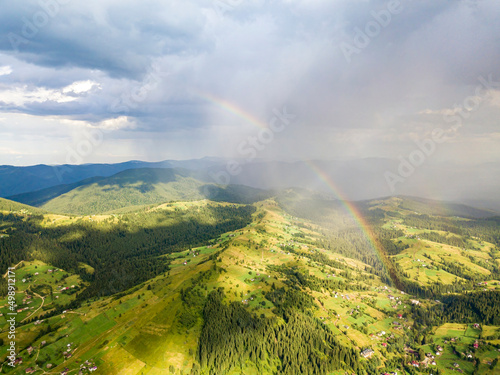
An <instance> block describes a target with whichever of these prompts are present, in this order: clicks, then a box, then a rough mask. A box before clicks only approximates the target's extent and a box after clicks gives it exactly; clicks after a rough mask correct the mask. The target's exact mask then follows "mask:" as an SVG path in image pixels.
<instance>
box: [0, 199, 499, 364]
mask: <svg viewBox="0 0 500 375" xmlns="http://www.w3.org/2000/svg"><path fill="white" fill-rule="evenodd" d="M311 199H313V200H316V204H317V205H320V206H321V207H322V210H318V212H313V213H312V214H311V212H301V208H304V207H308V208H309V207H314V205H311V204H309V203H310V202H309V201H310V200H311ZM407 201H409V199H405V198H388V199H385V200H382V201H371V202H365V203H361V206H360V209H363V210H365V211H364V214H365V215H366V216H367V217H370V223H371V225H372V228H371V230H372V231H373V232H371V233H377V235H376V236H377V238H378V241H380V243H382V244H384V243H386V242H387V241H390V242H391V243H392V244H393V247H390V246H387V245H386V246H385V247H384V248H385V249H386V250H385V251H387V254H386V256H387V257H388V259H390V261H391V262H392V263H393V264H394V265H395V269H396V270H398V277H399V278H400V282H401V283H402V285H404V287H405V288H406V291H403V290H399V289H397V288H395V287H394V283H393V282H392V281H391V279H390V278H389V277H388V275H387V273H386V270H385V266H384V262H383V260H382V255H381V254H377V252H376V250H375V249H374V248H373V246H372V245H371V244H370V241H369V240H368V239H367V238H366V233H362V232H361V231H360V230H359V228H358V227H357V226H356V224H355V223H354V222H353V221H352V220H349V214H348V213H347V212H346V211H345V210H344V209H342V207H340V206H338V205H337V204H336V203H335V202H331V201H330V202H328V201H321V199H320V198H317V197H314V196H313V197H311V196H308V195H307V194H305V193H304V192H302V193H299V192H294V191H293V190H292V191H286V192H283V193H282V194H281V195H280V196H278V197H276V198H269V199H266V200H262V201H259V202H256V203H253V204H252V205H251V206H249V205H244V204H243V205H242V204H235V203H223V202H211V201H208V200H198V201H196V200H195V201H188V202H181V201H179V202H172V203H166V204H161V205H153V206H151V205H150V206H148V207H143V208H141V209H138V210H137V209H136V210H135V211H134V210H133V209H132V210H130V212H127V213H116V214H105V215H96V216H94V215H91V216H75V215H72V216H65V215H61V214H58V215H54V214H48V213H42V214H40V213H38V212H37V211H33V213H31V212H29V211H23V212H22V213H21V211H7V210H4V211H3V213H2V218H3V219H2V229H3V230H4V231H6V232H7V233H9V238H8V239H7V238H4V239H2V240H3V241H5V240H9V241H14V237H15V235H16V234H17V233H19V231H26V234H29V233H33V234H31V236H33V238H31V246H32V251H26V252H25V253H24V254H23V259H20V260H19V261H18V262H20V263H19V264H18V266H17V267H16V270H15V274H16V280H19V281H18V283H17V284H16V285H17V293H16V301H17V303H18V306H19V308H20V309H25V307H24V306H25V304H26V307H27V309H26V310H23V311H22V312H19V313H18V315H17V317H16V319H17V320H18V322H19V323H18V325H19V327H18V333H17V340H18V347H19V349H20V350H19V354H18V358H22V363H19V364H17V365H16V367H15V369H14V370H13V369H11V368H9V366H8V365H7V363H6V362H4V364H3V367H2V371H3V372H6V373H16V374H17V373H26V371H27V370H28V372H29V371H33V373H40V374H42V373H67V374H69V373H82V374H85V373H90V372H94V371H95V373H102V374H160V373H165V372H167V373H172V374H181V373H184V374H212V373H214V374H215V373H227V374H239V373H245V374H262V373H269V374H272V373H285V374H288V373H289V374H296V373H298V372H301V373H316V372H318V371H320V373H327V374H344V373H345V372H346V371H347V372H349V371H351V372H352V370H354V371H356V373H369V374H372V373H373V374H376V373H381V371H382V369H386V371H398V372H399V373H401V371H406V372H407V373H417V372H418V371H424V372H425V373H428V371H429V370H432V369H435V370H436V371H440V372H439V373H441V374H448V373H449V374H452V373H454V371H455V369H458V368H459V369H461V370H462V371H463V372H464V373H466V374H472V373H484V374H490V373H491V374H493V373H495V371H496V367H495V365H496V363H495V364H493V361H494V359H495V358H496V357H497V355H496V354H497V353H498V349H499V348H500V345H499V344H500V341H499V340H498V332H500V321H498V318H497V316H498V315H496V316H491V313H492V312H491V311H489V310H488V311H486V310H485V311H482V312H480V313H479V314H476V315H472V316H471V315H470V314H465V315H464V316H458V315H457V314H456V313H455V314H451V313H450V316H447V315H446V312H447V309H448V308H449V309H451V308H452V306H453V304H454V303H455V302H456V301H455V299H454V297H453V296H458V295H465V294H464V293H466V292H467V293H478V292H481V293H493V294H494V295H495V296H498V294H499V292H500V283H499V281H498V280H499V276H498V275H499V268H498V266H499V263H498V262H499V260H500V253H499V252H498V245H497V244H495V243H494V241H493V240H495V239H496V240H498V237H495V236H498V227H497V226H492V227H490V226H489V223H490V221H491V220H495V219H494V218H492V219H489V218H487V219H473V218H469V219H465V218H456V217H453V216H451V217H446V218H440V217H437V216H433V215H431V216H429V215H427V214H423V215H420V214H418V213H417V212H415V211H410V210H407V209H405V208H402V207H404V203H406V202H407ZM280 202H281V203H280ZM3 203H4V206H5V204H7V203H6V202H3ZM306 203H307V204H306ZM16 208H18V207H16ZM23 210H26V209H25V208H23ZM35 210H36V209H35ZM302 211H303V210H302ZM35 212H37V213H35ZM237 212H239V213H237ZM236 213H237V216H232V215H234V214H236ZM299 214H301V215H300V216H299ZM242 215H243V216H242ZM245 215H247V216H246V217H247V219H244V220H243V221H241V219H243V218H244V217H245ZM368 215H370V216H368ZM224 217H225V218H226V219H225V220H226V222H227V223H228V224H227V226H226V227H224V228H220V229H216V227H212V225H214V224H215V225H217V226H218V225H220V222H221V220H224V219H223V218H224ZM424 218H425V220H422V219H424ZM192 220H195V221H196V222H197V224H196V227H193V226H191V225H190V224H189V222H192ZM417 220H421V222H422V223H420V222H419V224H417ZM443 220H444V221H446V222H447V223H448V225H449V228H448V230H443V228H441V227H437V228H435V229H434V226H433V225H434V223H437V222H439V223H442V222H443ZM325 222H326V223H328V225H326V226H325ZM462 222H467V223H468V224H467V226H464V225H461V223H462ZM181 223H182V225H181ZM201 225H205V226H207V229H208V228H212V229H209V230H208V231H207V230H205V232H206V235H204V234H203V233H197V234H196V235H195V234H194V233H193V231H194V232H200V230H199V228H200V226H201ZM184 226H186V227H185V228H186V231H183V230H181V233H185V234H183V236H187V237H185V238H186V240H183V242H182V243H183V244H182V245H180V246H178V245H177V242H169V241H170V240H169V239H168V238H169V236H167V237H163V236H164V234H162V232H170V231H171V230H172V229H171V228H178V229H182V228H183V227H184ZM441 226H442V224H441ZM455 227H456V228H462V230H464V231H465V227H469V228H473V230H471V231H468V232H467V234H465V233H464V234H462V235H459V234H456V233H455V232H456V230H454V228H455ZM429 228H433V229H429ZM178 229H176V232H178ZM40 231H41V232H40ZM45 231H46V232H47V233H46V236H47V238H46V239H44V240H42V237H43V236H42V237H41V238H37V236H36V235H35V234H34V233H35V232H40V233H44V234H45ZM52 231H54V232H52ZM142 231H144V235H141V232H142ZM99 233H100V234H99ZM105 233H107V235H105ZM373 235H375V234H373ZM123 236H125V237H123ZM332 236H333V237H332ZM106 237H109V239H106ZM92 238H95V239H96V240H97V239H100V241H104V242H107V243H108V244H112V243H114V242H117V243H120V244H121V245H120V247H119V248H121V249H122V250H118V249H119V248H118V247H117V248H116V249H117V250H116V251H120V252H123V251H124V250H125V248H131V249H132V248H133V249H134V250H133V251H131V250H127V251H125V252H124V253H123V254H125V259H126V257H130V256H132V259H136V261H135V262H134V263H127V262H124V261H122V260H119V259H120V258H122V257H123V254H122V255H121V256H120V257H119V258H116V259H115V258H113V257H112V256H111V255H108V256H111V258H110V259H109V261H106V262H102V260H101V262H99V263H100V264H101V265H99V264H97V263H95V261H92V258H93V257H94V256H95V255H97V256H100V255H98V254H100V253H99V251H98V249H94V252H95V251H97V252H96V253H95V255H94V252H92V251H90V250H89V251H88V252H89V253H88V255H87V257H88V258H87V259H85V257H82V256H81V255H82V254H80V256H76V253H74V251H75V250H76V249H77V247H76V244H83V243H89V244H92V243H93V242H92V241H93V240H92ZM120 238H125V242H120ZM162 238H164V240H163V239H162ZM177 238H180V237H177ZM334 238H336V240H334ZM425 238H432V239H433V241H431V240H429V239H425ZM458 240H461V241H463V244H466V245H465V248H463V247H462V248H461V247H457V246H453V245H450V244H448V243H447V242H452V241H458ZM51 241H52V243H53V245H54V246H59V247H60V249H59V251H58V253H57V254H58V258H57V262H58V264H59V263H60V265H58V266H57V267H56V266H54V265H53V264H51V262H50V260H51V259H53V258H52V256H53V255H54V254H55V253H52V252H53V251H54V250H53V249H52V250H51V249H50V247H51V245H50V243H51ZM82 241H85V242H82ZM110 241H111V242H110ZM158 241H159V242H158ZM490 241H491V242H490ZM445 242H446V243H445ZM141 243H144V244H146V243H149V244H151V245H152V246H147V247H143V245H141ZM155 243H158V244H159V246H158V245H156V246H155V245H154V244H155ZM161 243H163V244H164V245H161ZM168 243H170V245H167V244H168ZM56 244H57V245H56ZM460 244H461V245H463V244H462V243H460ZM44 246H45V247H44ZM84 247H85V246H84ZM112 248H113V247H111V249H112ZM2 249H3V248H2ZM35 249H36V250H35ZM72 249H75V250H72ZM107 249H108V248H107ZM151 249H154V251H153V252H151ZM100 251H105V250H104V249H103V250H100ZM77 252H78V253H85V251H84V250H78V251H77ZM105 252H106V253H109V252H110V251H109V250H106V251H105ZM127 252H128V253H129V254H130V255H126V254H127ZM145 254H149V255H145ZM75 256H76V257H75ZM40 259H42V260H40ZM16 263H17V262H16ZM65 264H67V265H69V266H70V267H68V268H67V269H65V267H64V265H65ZM103 264H104V265H105V267H103ZM145 270H148V271H147V272H146V274H144V271H145ZM49 271H50V272H49ZM106 275H111V277H107V276H106ZM21 280H24V282H23V281H21ZM93 284H94V287H93ZM97 286H98V287H97ZM68 288H69V289H68ZM103 292H104V293H103ZM457 293H459V294H458V295H457ZM27 296H30V298H29V302H28V301H26V298H27ZM42 297H43V298H42ZM488 298H489V297H488ZM22 299H24V301H22ZM0 302H1V304H0V305H3V306H4V309H3V310H2V312H3V313H4V314H5V313H6V312H7V311H6V310H5V304H6V301H0ZM42 302H44V306H41V303H42ZM486 307H487V306H486ZM491 308H493V309H498V305H497V306H495V305H493V306H490V307H489V309H491ZM443 310H444V312H443ZM426 311H427V312H426ZM429 312H431V313H429ZM420 314H427V317H426V319H423V320H421V319H420ZM493 314H494V313H493ZM494 315H495V314H494ZM237 316H239V318H236V317H237ZM233 319H236V320H233ZM2 324H5V323H2ZM474 324H477V328H476V327H475V326H474ZM2 327H3V332H4V333H2V334H1V335H0V338H2V339H3V340H4V342H6V341H7V338H6V337H5V336H6V331H5V328H6V325H3V326H2ZM280 327H281V328H280ZM285 327H286V329H284V328H285ZM303 329H305V330H306V331H302V330H303ZM231 332H232V333H231ZM236 332H238V333H236ZM305 332H309V333H312V334H313V336H311V338H310V340H312V341H310V342H308V341H307V340H309V339H307V336H303V335H304V334H305ZM295 335H300V336H295ZM273 337H275V338H274V339H273ZM293 337H297V338H298V337H302V339H300V340H299V341H297V340H296V339H293ZM314 337H323V339H322V343H321V342H318V341H316V339H315V338H314ZM228 339H230V340H231V341H230V342H227V340H228ZM278 339H279V341H276V340H278ZM207 340H208V341H207ZM220 340H222V341H220ZM289 340H291V341H289ZM301 340H302V341H303V340H306V341H303V342H304V344H306V345H305V346H301V345H299V346H297V344H298V343H299V342H301ZM452 340H453V341H452ZM277 342H282V343H286V342H289V343H288V344H287V346H284V347H283V346H281V345H277ZM476 344H477V347H475V345H476ZM227 345H229V346H227ZM438 347H441V348H443V352H442V353H441V352H440V351H439V350H438ZM234 348H240V349H239V350H236V351H235V349H234ZM6 349H7V348H6V347H5V349H2V350H3V352H2V353H0V355H3V356H4V358H5V356H6ZM289 350H292V351H291V352H289ZM292 352H293V353H296V355H298V357H297V356H296V355H293V356H290V354H291V353H292ZM301 353H303V354H301ZM313 353H314V354H313ZM422 353H424V354H423V357H422ZM436 353H440V355H436ZM461 353H463V355H462V354H461ZM469 355H471V356H472V358H471V357H469ZM301 356H305V357H303V358H309V360H306V361H305V362H304V360H300V358H301ZM365 357H366V358H365ZM339 358H344V359H343V360H339ZM474 362H475V364H474ZM488 362H489V363H491V365H488ZM455 364H456V365H458V366H457V367H455ZM416 366H419V367H416ZM490 367H491V370H490V369H489V368H490ZM91 369H94V370H91ZM349 369H351V370H349ZM478 371H480V372H478Z"/></svg>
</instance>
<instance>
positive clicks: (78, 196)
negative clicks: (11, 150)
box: [30, 168, 269, 215]
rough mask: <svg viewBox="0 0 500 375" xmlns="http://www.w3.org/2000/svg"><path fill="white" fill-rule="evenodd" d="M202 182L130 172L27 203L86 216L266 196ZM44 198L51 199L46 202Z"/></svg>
mask: <svg viewBox="0 0 500 375" xmlns="http://www.w3.org/2000/svg"><path fill="white" fill-rule="evenodd" d="M205 179H206V176H203V175H201V174H199V173H195V172H192V171H186V170H181V169H153V168H146V169H131V170H127V171H124V172H120V173H118V174H116V175H114V176H111V177H108V178H105V179H100V180H99V181H97V182H95V181H93V180H91V181H90V182H89V183H85V184H80V183H79V184H77V185H78V186H77V187H75V188H73V189H71V190H69V191H68V190H67V189H66V187H64V189H61V188H59V187H55V188H52V190H51V191H50V192H47V191H42V192H39V193H40V194H41V195H43V196H40V197H38V196H36V194H37V193H32V194H31V196H30V199H31V201H36V202H44V203H43V205H42V207H43V208H44V209H46V210H48V211H51V212H57V213H71V214H79V215H87V214H97V213H102V212H114V211H117V210H123V209H130V208H132V209H134V208H137V207H141V206H144V205H151V204H160V203H163V202H169V201H189V200H199V199H204V198H208V199H212V200H215V201H226V202H236V203H253V202H255V201H257V200H260V199H264V198H266V197H268V196H269V193H267V192H265V191H263V190H259V189H254V188H250V187H246V186H237V185H229V186H216V185H214V184H211V183H208V184H207V183H205V182H203V181H204V180H205ZM58 188H59V190H58ZM56 190H57V191H56ZM59 193H60V194H59ZM54 196H55V197H54ZM45 197H52V199H50V200H48V201H47V200H46V199H45Z"/></svg>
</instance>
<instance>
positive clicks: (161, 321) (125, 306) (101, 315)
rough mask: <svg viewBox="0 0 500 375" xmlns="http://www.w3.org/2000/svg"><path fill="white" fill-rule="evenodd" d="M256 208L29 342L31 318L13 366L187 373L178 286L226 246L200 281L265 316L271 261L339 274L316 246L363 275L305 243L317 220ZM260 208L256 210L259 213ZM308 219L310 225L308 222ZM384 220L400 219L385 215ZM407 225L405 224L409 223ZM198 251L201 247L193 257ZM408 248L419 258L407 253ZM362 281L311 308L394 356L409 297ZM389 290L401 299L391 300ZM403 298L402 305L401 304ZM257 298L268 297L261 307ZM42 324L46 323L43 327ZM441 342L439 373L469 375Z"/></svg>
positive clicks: (359, 267)
mask: <svg viewBox="0 0 500 375" xmlns="http://www.w3.org/2000/svg"><path fill="white" fill-rule="evenodd" d="M202 204H205V202H204V201H200V202H186V203H183V202H179V203H170V204H164V205H161V206H158V207H152V208H151V209H153V210H157V209H167V210H182V209H185V208H186V207H188V206H189V207H192V206H193V205H202ZM256 206H257V207H258V212H257V213H256V214H255V220H254V222H253V223H252V224H251V225H249V226H248V227H247V228H244V229H242V230H239V231H236V232H234V233H231V234H226V235H223V236H221V238H219V239H218V241H217V242H216V245H214V246H203V247H200V248H197V249H193V251H189V250H186V251H183V252H180V253H177V254H175V255H171V257H172V258H175V259H174V260H173V263H172V269H171V271H170V272H169V274H168V275H162V276H159V277H157V278H155V279H153V280H150V281H148V282H147V283H145V284H143V285H141V286H139V287H138V288H133V289H132V290H130V291H129V292H128V293H126V294H125V295H124V296H123V297H121V298H119V299H113V298H111V297H108V298H104V299H101V300H98V301H95V302H92V303H91V304H89V305H88V306H83V307H82V308H80V309H78V310H77V311H74V312H70V313H67V314H65V315H64V316H55V317H53V318H50V319H49V321H48V322H46V323H45V324H48V323H50V325H51V326H52V327H53V328H55V332H53V333H51V334H48V335H45V336H43V337H40V338H38V339H37V340H36V341H33V340H34V337H35V336H36V332H37V331H38V330H39V329H40V328H39V327H35V326H33V325H32V324H30V325H27V326H23V327H22V328H20V333H19V335H18V336H19V340H20V344H21V345H20V347H26V346H27V345H28V344H31V345H33V346H34V347H35V348H36V350H35V354H34V355H33V357H31V359H27V360H26V361H25V363H24V364H23V365H22V366H20V367H19V368H18V370H19V371H21V372H19V373H24V369H25V368H26V367H29V366H33V364H34V360H35V357H37V358H39V359H41V360H42V363H43V366H46V364H47V363H51V364H55V365H57V367H56V368H55V369H53V370H51V371H54V372H56V373H58V372H60V371H62V370H63V369H64V368H65V367H68V368H70V369H74V368H78V367H79V366H80V364H81V363H82V361H85V360H92V363H95V364H96V365H97V366H98V367H99V370H98V373H100V374H163V373H166V372H167V371H169V367H170V366H174V368H175V369H176V371H179V370H180V369H183V370H184V373H188V372H189V370H190V368H191V366H192V363H193V359H194V353H195V352H196V346H197V339H198V337H199V334H200V331H201V327H202V321H201V318H200V317H199V316H198V318H197V319H196V322H195V324H194V325H193V326H191V327H190V328H186V327H185V326H183V324H182V323H181V322H180V321H181V316H182V315H183V313H184V312H185V307H184V306H183V304H182V301H181V298H180V290H181V288H186V287H189V286H191V285H192V284H193V280H195V279H196V278H197V277H198V276H199V275H200V274H202V273H203V272H209V271H210V269H212V268H213V265H214V263H213V261H208V257H209V256H210V255H211V254H213V253H215V252H218V251H219V250H221V249H223V248H224V247H226V246H227V249H226V250H225V251H224V252H222V253H221V254H220V255H219V257H218V261H217V262H216V263H215V264H216V265H217V266H218V267H222V268H224V269H225V270H226V272H221V273H219V272H212V273H210V274H209V277H207V278H206V279H204V281H203V282H202V283H199V284H200V285H201V287H202V289H203V290H204V292H205V293H208V292H209V291H210V290H212V289H214V288H218V287H224V288H225V292H226V296H227V299H228V300H234V301H239V302H242V301H246V302H245V304H246V303H248V307H249V309H250V310H253V311H255V312H256V313H258V314H264V315H266V316H271V315H273V312H272V308H273V306H272V303H271V302H269V301H267V300H265V298H263V295H262V292H263V291H266V290H269V289H270V287H271V284H272V283H274V284H275V285H276V286H277V287H280V286H282V285H283V281H284V279H283V276H282V275H281V274H279V273H277V272H275V271H270V270H269V268H268V266H271V265H282V264H285V265H288V266H295V267H298V268H299V269H301V270H303V271H305V272H307V273H309V274H312V275H315V276H316V277H319V278H324V279H328V278H329V277H331V276H328V275H331V274H336V276H335V277H336V278H339V275H338V274H339V271H340V270H337V269H334V268H332V267H329V266H325V265H321V264H317V263H315V262H310V261H308V260H307V258H306V257H305V256H304V255H306V254H307V252H310V251H319V252H322V253H324V254H326V255H327V256H328V257H330V258H331V259H335V260H337V259H339V260H342V261H343V262H345V263H346V264H348V265H349V267H350V270H351V273H352V274H353V276H356V275H361V274H363V273H364V271H363V270H364V267H365V266H366V265H364V264H363V263H361V262H359V261H356V260H352V259H349V258H346V257H344V256H341V255H339V254H335V253H332V252H329V251H326V250H325V249H318V248H315V247H312V246H310V244H309V242H310V241H311V240H312V239H314V238H317V237H318V236H319V228H318V227H317V226H315V225H314V224H312V223H310V222H308V221H307V220H303V219H299V218H294V217H291V216H289V215H287V214H286V213H284V212H283V211H282V210H281V209H280V208H278V206H277V205H276V204H275V202H274V201H273V200H268V201H264V202H260V203H256ZM376 206H377V207H382V206H384V207H386V209H388V208H389V207H392V209H395V208H394V207H395V206H394V202H393V201H391V200H387V201H384V202H380V203H377V204H375V205H374V207H376ZM260 213H262V215H259V214H260ZM49 216H50V217H47V220H46V221H45V225H49V226H50V225H62V223H64V222H67V221H71V220H72V219H70V218H67V217H64V216H56V215H49ZM304 225H307V226H308V228H309V229H305V227H304ZM388 225H398V224H397V222H391V223H390V224H388ZM403 229H405V230H410V228H403ZM298 233H301V234H303V235H304V238H300V239H299V238H297V237H295V236H294V235H295V234H298ZM291 241H295V242H294V248H295V250H296V251H299V252H302V253H303V255H294V254H289V253H286V252H283V251H282V250H281V248H280V244H281V243H288V242H291ZM421 242H422V244H424V245H423V246H424V249H425V250H426V251H427V252H431V251H429V249H428V248H425V246H426V244H427V241H425V242H423V241H421ZM422 244H421V245H422ZM421 245H419V246H421ZM431 245H432V246H434V245H433V244H431ZM436 246H439V244H437V245H436ZM435 250H436V255H433V257H434V256H435V257H436V263H438V261H437V258H438V257H441V255H440V252H439V251H441V252H443V253H449V252H450V251H452V250H453V249H451V250H450V249H446V248H445V249H440V250H439V251H437V247H436V249H435ZM412 251H413V250H412ZM422 251H423V250H422ZM433 253H434V252H433ZM479 253H481V254H482V252H479ZM195 254H197V255H196V256H194V255H195ZM409 254H410V255H415V256H417V255H416V254H414V253H412V252H411V251H409ZM483 255H484V254H483ZM418 256H420V255H418ZM484 256H485V255H484ZM184 262H186V265H185V264H184ZM422 283H424V281H423V280H422ZM148 286H150V288H148ZM367 286H369V288H370V290H369V291H365V292H347V293H339V294H338V295H337V297H336V298H335V296H334V295H333V294H331V293H328V292H326V291H323V292H312V291H309V293H311V295H313V296H314V298H315V301H316V308H315V310H314V312H313V313H314V315H315V316H316V317H317V318H318V319H320V320H322V321H323V322H324V323H325V324H327V325H328V327H330V329H332V331H334V332H335V333H337V335H338V339H339V341H341V342H342V343H344V344H345V345H353V346H355V347H357V348H358V349H359V350H361V349H362V348H365V347H372V348H373V349H374V350H375V352H376V355H378V356H380V357H382V358H390V357H391V354H388V353H387V352H386V351H385V349H384V348H383V347H382V343H384V342H386V341H387V339H386V337H387V336H389V335H394V336H395V337H398V336H399V335H401V334H402V330H401V329H397V328H396V326H394V325H393V322H394V321H395V320H397V318H396V317H395V314H397V313H401V314H403V315H404V316H405V318H403V319H401V320H398V321H399V322H400V323H401V324H402V325H403V327H410V326H411V324H412V322H411V321H409V320H407V319H406V314H405V313H406V311H407V310H406V309H407V308H409V299H410V298H411V296H408V295H402V294H400V293H399V292H398V291H396V290H394V289H392V290H391V288H388V287H387V286H386V285H384V284H383V283H382V282H381V281H380V280H379V279H378V278H376V279H374V280H372V281H371V282H370V283H369V285H367ZM205 288H206V289H205ZM390 294H392V295H394V296H395V297H396V298H397V300H396V301H391V300H390V299H389V295H390ZM347 295H348V297H349V299H347ZM139 297H140V298H139ZM399 301H400V302H401V304H397V302H399ZM261 302H264V303H265V304H264V306H263V305H262V304H261ZM43 327H46V325H42V328H43ZM347 327H349V328H347ZM495 328H496V327H485V328H483V329H489V330H494V329H495ZM404 329H405V328H403V330H404ZM449 329H451V328H450V327H449V326H444V327H441V328H439V329H437V330H436V331H435V333H434V337H435V339H436V340H437V342H440V341H439V340H443V337H444V336H446V335H449V334H450V333H454V332H448V331H449ZM382 331H385V332H386V335H385V336H379V335H378V334H379V333H380V332H382ZM473 334H475V333H474V332H472V333H471V337H473ZM66 335H67V336H66ZM0 337H3V335H0ZM43 340H45V341H47V344H46V345H45V346H43V347H41V344H40V343H41V341H43ZM68 343H72V346H71V348H72V350H74V352H73V353H72V357H71V358H68V359H64V357H63V355H62V351H63V350H64V349H65V348H66V347H67V344H68ZM425 349H427V348H425ZM445 350H446V355H445V356H443V358H442V359H439V360H438V361H437V362H438V366H439V368H441V369H442V370H444V371H445V372H444V373H450V374H451V373H452V372H448V370H446V367H447V366H449V365H450V363H453V362H458V363H460V365H461V367H462V368H463V369H464V370H466V372H465V373H468V374H470V371H469V368H468V364H467V362H466V361H461V360H459V359H458V358H457V357H456V356H455V355H454V354H453V353H452V352H450V349H449V346H447V347H445ZM21 354H22V356H23V357H24V358H28V356H27V354H26V352H22V353H21ZM492 355H493V353H483V354H481V361H482V362H484V363H486V362H487V361H488V359H490V358H491V357H492ZM482 366H483V367H481V368H482V369H484V372H483V373H485V374H488V373H492V372H488V370H487V368H486V364H484V365H482ZM233 373H234V374H236V373H239V372H238V371H234V372H233ZM245 373H246V374H257V371H256V369H253V368H252V367H251V366H250V367H249V368H247V369H246V370H245Z"/></svg>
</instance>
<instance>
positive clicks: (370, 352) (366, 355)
mask: <svg viewBox="0 0 500 375" xmlns="http://www.w3.org/2000/svg"><path fill="white" fill-rule="evenodd" d="M373 353H375V352H374V351H373V349H370V348H368V349H365V350H363V351H362V352H361V356H362V357H363V358H370V357H371V356H372V355H373Z"/></svg>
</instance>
